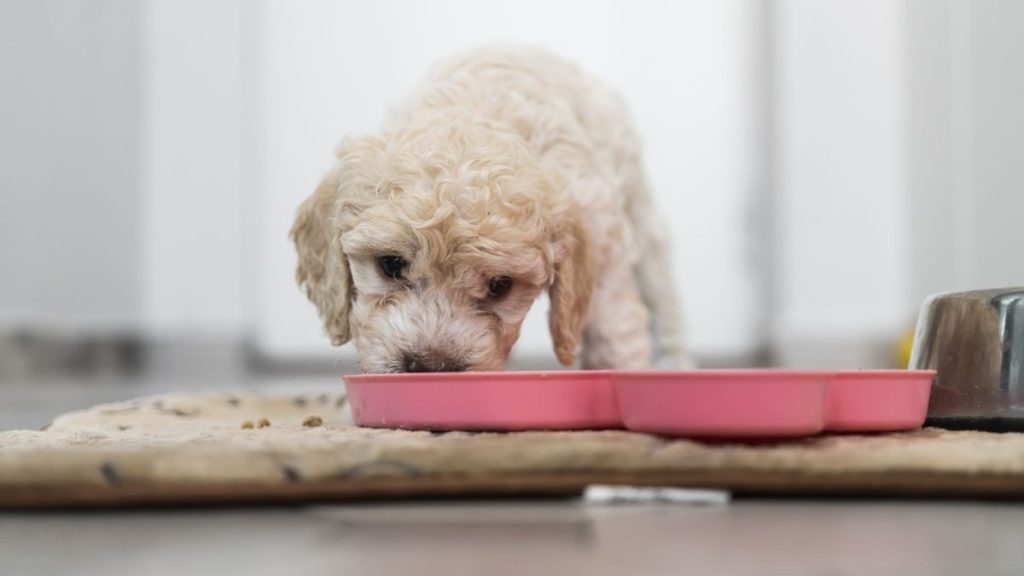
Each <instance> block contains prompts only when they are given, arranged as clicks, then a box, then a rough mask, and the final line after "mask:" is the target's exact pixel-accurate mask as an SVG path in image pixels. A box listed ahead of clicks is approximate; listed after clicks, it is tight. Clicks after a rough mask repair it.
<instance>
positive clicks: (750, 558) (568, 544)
mask: <svg viewBox="0 0 1024 576" xmlns="http://www.w3.org/2000/svg"><path fill="white" fill-rule="evenodd" d="M187 381H188V382H191V384H190V385H188V386H185V385H183V384H182V382H184V380H180V379H169V380H168V379H164V380H138V379H125V380H118V379H111V378H104V379H99V380H97V381H82V380H60V379H50V380H47V381H43V382H32V383H31V384H27V383H23V384H17V383H10V382H7V383H4V382H0V397H2V399H3V401H2V402H0V429H4V428H13V427H25V428H38V427H39V426H42V425H43V424H45V423H46V422H47V421H49V419H50V418H52V417H53V416H54V415H56V414H58V413H61V412H64V411H67V410H70V409H75V408H79V407H84V406H88V405H91V404H95V403H98V402H105V401H111V400H119V399H124V398H129V397H133V396H139V395H144V394H153V393H158V392H161V391H167V390H171V389H181V388H183V387H184V388H189V387H190V388H232V387H238V386H240V385H243V384H244V385H245V387H250V388H257V389H271V390H273V389H293V390H295V389H320V388H331V387H334V386H337V380H336V379H335V378H331V377H305V378H261V379H241V380H231V379H227V380H223V379H222V380H217V381H203V380H196V379H190V380H187ZM371 573H372V574H400V573H401V574H446V575H461V574H468V575H478V574H483V573H486V574H488V575H491V576H499V575H502V574H535V573H551V574H563V575H571V574H588V575H592V576H597V575H601V574H680V573H695V574H720V575H723V576H725V575H731V574H759V575H761V574H786V575H801V574H808V575H811V574H813V575H837V576H838V575H847V574H894V575H900V576H913V575H916V574H922V575H942V574H950V575H964V574H1013V575H1020V574H1024V505H1022V504H1020V503H1010V502H987V503H986V502H949V501H917V502H913V501H856V500H846V501H807V500H737V501H733V502H732V503H731V504H726V505H714V506H694V505H666V504H662V505H611V506H609V505H594V504H587V503H583V502H581V501H580V500H553V501H516V500H495V501H475V502H451V501H449V502H422V503H375V504H359V505H352V504H350V505H338V506H312V507H296V508H280V507H276V508H229V509H215V508H207V509H185V510H166V509H165V510H131V511H101V512H97V511H93V512H37V513H11V512H0V575H2V576H17V575H23V574H32V575H35V574H40V575H50V574H74V575H89V574H102V575H104V576H109V575H112V574H132V575H149V574H153V575H158V574H159V575H163V574H167V575H174V576H181V575H183V574H184V575H189V576H193V575H198V574H244V575H246V576H252V575H258V574H371Z"/></svg>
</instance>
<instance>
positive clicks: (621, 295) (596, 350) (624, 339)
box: [583, 258, 652, 370]
mask: <svg viewBox="0 0 1024 576" xmlns="http://www.w3.org/2000/svg"><path fill="white" fill-rule="evenodd" d="M648 323H649V315H648V312H647V307H646V306H645V305H644V303H643V300H642V299H641V296H640V290H639V289H638V287H637V284H636V277H635V276H634V274H633V270H632V266H631V265H630V264H629V261H628V259H627V258H619V259H612V260H610V261H609V262H607V263H606V264H605V269H604V270H603V271H602V273H601V275H600V280H599V281H598V284H597V286H596V287H595V288H594V295H593V298H592V299H591V301H590V318H589V321H588V323H587V328H586V331H585V332H584V334H583V368H584V369H587V370H603V369H644V368H650V367H651V360H652V354H651V334H650V331H649V328H648Z"/></svg>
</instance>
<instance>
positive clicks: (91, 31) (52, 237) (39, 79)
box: [0, 0, 141, 331]
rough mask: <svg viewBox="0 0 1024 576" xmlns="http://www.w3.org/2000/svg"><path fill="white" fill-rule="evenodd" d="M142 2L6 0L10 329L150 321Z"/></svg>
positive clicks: (2, 310)
mask: <svg viewBox="0 0 1024 576" xmlns="http://www.w3.org/2000/svg"><path fill="white" fill-rule="evenodd" d="M139 21H140V10H139V7H138V5H137V4H134V3H132V2H100V3H95V2H88V3H87V2H79V1H77V0H55V1H53V2H35V1H33V0H14V1H5V2H3V4H0V87H2V88H0V328H5V329H11V328H25V327H35V328H37V329H38V328H43V329H54V330H72V331H80V330H99V331H109V330H126V329H132V328H133V327H134V326H135V325H136V324H137V321H138V317H139V310H140V306H141V288H140V285H139V247H138V246H139V242H138V239H139V234H140V227H139V224H138V220H137V219H136V213H137V211H138V206H139V199H138V195H137V194H136V190H137V187H138V183H139V178H140V167H139V138H140V133H139V126H138V117H139V108H140V97H139V86H140V67H141V63H140V58H139V51H138V45H139Z"/></svg>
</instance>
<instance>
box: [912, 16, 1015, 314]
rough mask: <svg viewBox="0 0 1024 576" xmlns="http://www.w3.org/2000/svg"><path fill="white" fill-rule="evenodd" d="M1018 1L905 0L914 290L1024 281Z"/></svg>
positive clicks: (916, 292) (921, 292) (920, 295)
mask: <svg viewBox="0 0 1024 576" xmlns="http://www.w3.org/2000/svg"><path fill="white" fill-rule="evenodd" d="M1022 18H1024V4H1021V3H1019V2H967V1H960V0H947V1H942V2H933V1H930V0H928V1H926V0H913V1H911V2H910V3H909V4H908V16H907V38H908V42H907V50H908V52H907V53H908V58H909V59H910V62H911V63H912V66H910V67H909V69H908V76H907V85H908V98H909V99H910V101H911V103H912V105H911V106H909V107H908V124H907V126H908V134H909V138H910V139H911V147H910V150H911V154H910V158H909V170H910V176H911V178H910V182H909V184H910V187H909V188H910V189H909V192H910V211H909V214H908V221H907V225H908V227H909V229H910V230H911V232H912V233H911V236H910V237H911V243H910V250H911V255H912V258H911V262H910V265H911V270H912V274H911V275H912V285H911V291H912V295H913V297H914V299H915V301H919V300H921V299H923V298H924V297H925V296H927V295H928V294H930V293H934V292H945V291H954V290H970V289H977V288H994V287H1006V286H1024V257H1021V246H1024V225H1021V215H1022V214H1024V153H1022V151H1024V109H1022V108H1021V106H1020V102H1022V101H1024V76H1022V75H1021V70H1022V69H1024V37H1022V36H1021V34H1020V31H1019V29H1018V28H1019V27H1018V25H1017V24H1018V23H1019V22H1021V20H1022Z"/></svg>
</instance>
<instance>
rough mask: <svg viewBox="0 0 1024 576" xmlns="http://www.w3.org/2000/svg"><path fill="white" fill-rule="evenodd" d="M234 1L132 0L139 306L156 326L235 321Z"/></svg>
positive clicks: (239, 104)
mask: <svg viewBox="0 0 1024 576" xmlns="http://www.w3.org/2000/svg"><path fill="white" fill-rule="evenodd" d="M243 6H244V2H243V1H242V0H218V1H216V2H207V1H205V0H173V1H172V0H147V1H146V2H144V3H143V7H144V12H143V14H144V18H143V22H142V27H143V38H144V42H143V58H144V61H143V62H144V75H143V85H144V87H145V89H144V92H143V114H142V117H141V122H142V133H143V135H144V136H143V158H142V167H143V169H142V174H143V178H142V187H141V197H142V205H141V211H140V219H141V223H142V225H141V230H142V238H141V242H142V246H143V254H144V256H143V257H142V260H141V267H142V270H141V278H142V294H143V302H142V309H143V326H144V329H145V330H146V331H147V332H148V333H150V334H153V335H157V336H160V337H165V336H177V335H195V334H197V333H198V334H203V335H216V336H222V337H223V336H240V335H241V333H242V331H243V328H244V319H245V313H246V307H245V302H246V298H245V289H244V283H245V280H246V277H247V274H248V272H247V270H246V266H247V265H248V264H249V263H250V258H251V254H249V252H250V251H252V250H255V248H254V247H251V246H249V245H247V242H246V241H247V240H248V237H247V236H246V233H245V228H246V225H247V224H246V220H247V216H250V214H249V212H248V211H247V208H246V206H247V205H250V204H254V203H256V202H257V201H258V198H257V194H256V192H255V191H249V190H246V189H245V186H246V185H247V184H248V182H249V180H247V179H246V175H245V174H244V170H243V166H242V162H243V149H244V141H243V135H244V134H245V132H244V126H243V120H244V115H245V112H246V109H245V108H244V103H245V99H246V94H244V86H243V72H244V68H243V66H242V64H243V45H244V42H243V41H244V34H243V27H244V24H245V23H246V22H247V21H246V20H245V19H244V12H245V10H244V8H243ZM247 249H248V250H247Z"/></svg>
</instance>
